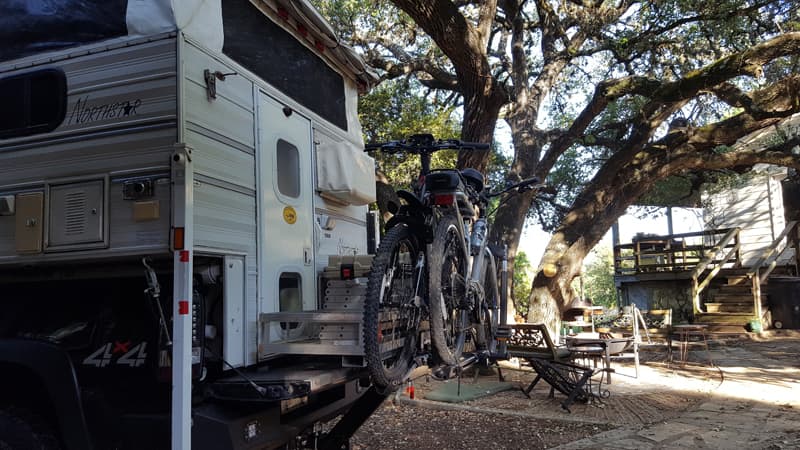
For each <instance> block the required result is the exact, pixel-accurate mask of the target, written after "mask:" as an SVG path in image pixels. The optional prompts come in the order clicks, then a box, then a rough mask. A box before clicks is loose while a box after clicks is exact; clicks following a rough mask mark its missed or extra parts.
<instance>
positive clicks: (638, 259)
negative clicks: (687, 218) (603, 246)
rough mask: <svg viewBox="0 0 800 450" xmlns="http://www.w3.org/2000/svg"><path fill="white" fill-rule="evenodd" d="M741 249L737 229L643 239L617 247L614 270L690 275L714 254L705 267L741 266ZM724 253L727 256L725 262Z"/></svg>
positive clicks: (629, 273)
mask: <svg viewBox="0 0 800 450" xmlns="http://www.w3.org/2000/svg"><path fill="white" fill-rule="evenodd" d="M729 235H730V237H729ZM723 241H724V242H723ZM739 248H740V246H739V233H738V229H737V228H724V229H718V230H707V231H697V232H692V233H680V234H671V235H666V236H646V237H640V238H638V239H635V240H634V242H632V243H630V244H621V245H617V246H615V247H614V270H615V274H616V275H640V274H645V273H659V272H689V271H692V270H694V269H695V268H696V267H697V266H698V265H699V264H700V263H701V262H703V261H705V260H706V259H707V258H708V257H709V256H710V255H712V254H714V255H716V256H715V257H714V258H712V259H710V260H709V261H708V262H707V263H706V264H705V268H712V269H713V268H714V267H716V266H720V267H722V266H726V267H739V266H740V265H741V258H740V250H739ZM721 252H724V255H725V256H726V257H725V258H724V259H721V256H722V255H720V253H721Z"/></svg>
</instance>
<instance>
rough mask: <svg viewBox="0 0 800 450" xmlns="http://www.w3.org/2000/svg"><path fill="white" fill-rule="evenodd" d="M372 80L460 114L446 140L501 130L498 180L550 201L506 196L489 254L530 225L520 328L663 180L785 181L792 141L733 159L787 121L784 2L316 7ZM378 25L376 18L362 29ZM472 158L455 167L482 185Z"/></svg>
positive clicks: (401, 0)
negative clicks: (547, 231) (759, 134)
mask: <svg viewBox="0 0 800 450" xmlns="http://www.w3.org/2000/svg"><path fill="white" fill-rule="evenodd" d="M320 4H322V6H323V7H325V8H327V9H326V10H327V11H332V10H335V9H336V8H339V9H340V12H341V10H342V8H343V9H344V10H347V11H349V14H350V16H347V15H346V14H345V15H342V16H340V17H347V18H346V19H342V20H340V21H339V22H340V23H341V24H342V26H343V27H345V28H347V30H348V31H347V32H348V33H349V36H350V38H351V40H352V42H353V43H354V45H356V46H357V47H359V48H360V49H361V51H362V52H363V53H364V54H365V56H366V58H367V60H368V61H369V62H370V64H371V65H372V66H374V67H376V68H378V69H379V70H380V71H381V73H382V76H383V78H384V79H387V80H388V79H398V78H414V79H416V80H417V81H418V82H419V85H420V86H421V90H420V95H422V96H423V97H425V98H427V99H428V100H429V101H430V102H432V103H434V104H438V105H457V106H460V107H461V108H462V110H463V117H462V121H461V130H460V134H461V137H462V139H465V140H471V141H487V142H488V141H491V139H492V136H493V133H494V130H495V127H496V123H497V121H498V120H504V121H505V122H506V123H507V124H508V126H509V127H510V129H511V138H512V142H513V147H514V156H513V160H512V162H511V164H510V165H509V169H508V171H507V173H506V177H507V178H508V179H519V178H527V177H529V176H532V175H537V176H539V177H540V178H543V179H546V180H547V181H548V183H549V185H550V189H549V190H547V191H546V192H545V193H542V194H540V195H539V196H538V197H534V194H533V193H531V194H529V195H522V196H517V197H516V198H515V199H513V200H512V201H510V202H508V204H507V205H506V206H504V208H502V209H501V210H500V211H498V213H497V218H496V221H495V225H496V226H495V227H494V228H493V230H492V235H491V236H490V239H492V240H493V241H500V240H503V241H506V242H508V243H509V247H510V254H511V256H513V255H514V254H515V252H516V248H517V243H518V241H519V237H520V234H521V230H522V227H523V225H524V223H525V220H526V218H527V217H528V216H529V213H530V212H531V211H536V212H539V213H540V214H538V215H537V218H539V219H542V220H543V222H544V223H545V224H546V225H549V226H550V228H551V229H553V231H554V234H553V238H552V240H551V241H550V243H549V244H548V247H547V250H546V252H545V256H544V257H543V261H542V264H551V265H553V266H555V267H556V268H557V269H558V274H557V275H556V276H555V277H553V278H546V277H544V276H543V275H542V273H541V272H539V273H538V274H537V276H536V277H535V278H534V281H533V289H532V292H531V299H530V300H531V306H532V308H531V311H530V316H531V317H529V318H530V319H535V320H552V319H553V318H554V317H555V316H556V315H557V314H558V311H559V309H560V308H561V307H563V306H564V305H566V304H567V303H568V302H569V301H570V300H571V298H572V297H573V296H574V292H572V289H571V287H570V285H571V283H570V282H571V280H572V279H573V278H574V277H575V276H576V275H577V274H578V273H579V271H580V266H581V263H582V261H583V259H584V257H585V256H586V254H587V252H588V251H589V250H590V249H591V248H592V247H593V246H594V245H595V244H596V243H597V242H598V241H599V240H600V239H601V238H602V236H603V234H604V233H605V232H606V231H607V230H608V228H609V227H610V226H611V224H613V223H614V221H616V219H617V218H618V217H619V216H620V215H622V214H623V213H624V211H625V209H626V208H627V206H629V205H631V204H633V203H634V202H636V200H637V199H639V198H641V197H642V196H644V195H646V194H648V193H650V192H651V191H653V188H654V187H656V186H657V183H659V182H662V181H663V180H669V179H670V178H672V177H675V176H682V177H686V178H687V179H688V178H690V175H691V174H697V173H703V172H706V171H709V170H727V169H734V170H737V171H742V170H746V168H748V167H751V166H752V165H754V164H756V163H771V164H778V165H783V166H787V167H794V168H798V167H800V158H798V156H797V155H795V154H793V153H792V151H791V149H792V148H793V147H795V146H796V145H797V137H796V135H795V136H786V137H785V138H784V139H778V140H776V141H775V142H774V145H771V146H769V148H756V149H754V148H750V147H746V146H744V147H737V146H736V145H735V144H736V142H737V141H738V140H739V139H741V138H742V137H744V136H746V135H747V134H749V133H752V132H754V131H757V130H761V129H764V128H767V127H770V126H772V125H775V124H778V123H780V122H781V121H782V120H784V119H785V118H787V117H789V116H791V115H792V114H795V113H797V112H799V111H800V101H798V98H800V76H798V75H797V73H798V68H799V67H798V66H800V58H799V57H798V55H800V32H798V31H794V30H800V27H799V26H798V23H799V22H800V17H798V14H799V13H798V5H797V3H796V2H794V1H788V0H772V1H770V0H718V1H712V2H708V1H700V0H656V1H635V0H617V1H602V0H562V1H550V0H474V1H469V0H466V1H456V0H393V1H392V2H391V4H393V5H395V6H396V8H393V7H392V6H391V5H390V4H389V2H381V1H374V0H373V1H368V0H362V1H358V0H320ZM378 11H380V12H379V13H378ZM487 158H488V157H487V155H486V154H480V153H476V152H471V153H464V154H461V155H459V159H458V163H459V165H461V166H462V167H463V166H471V167H476V168H479V169H485V167H486V164H487Z"/></svg>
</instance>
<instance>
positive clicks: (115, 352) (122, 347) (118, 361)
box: [83, 341, 147, 368]
mask: <svg viewBox="0 0 800 450" xmlns="http://www.w3.org/2000/svg"><path fill="white" fill-rule="evenodd" d="M131 345H132V342H131V341H122V342H120V341H115V342H108V343H106V344H104V345H103V346H101V347H100V348H98V349H97V350H95V351H94V352H93V353H92V354H91V355H89V356H87V357H86V359H84V360H83V365H85V366H95V367H98V368H99V367H107V366H109V365H117V366H128V367H139V366H141V365H143V364H144V363H145V361H146V360H147V352H146V351H145V349H146V348H147V342H141V343H139V344H137V345H135V346H133V347H131Z"/></svg>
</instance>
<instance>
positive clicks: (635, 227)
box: [494, 120, 703, 267]
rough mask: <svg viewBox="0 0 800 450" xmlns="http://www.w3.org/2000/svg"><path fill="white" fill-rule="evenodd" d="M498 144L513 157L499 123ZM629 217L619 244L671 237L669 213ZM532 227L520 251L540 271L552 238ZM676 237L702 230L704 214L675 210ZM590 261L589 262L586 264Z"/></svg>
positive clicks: (632, 213)
mask: <svg viewBox="0 0 800 450" xmlns="http://www.w3.org/2000/svg"><path fill="white" fill-rule="evenodd" d="M494 138H495V141H496V142H498V144H499V146H500V150H501V151H502V152H503V153H505V154H506V156H510V157H511V156H513V155H514V147H513V145H512V143H511V130H510V128H509V127H508V124H507V123H506V122H505V121H503V120H498V121H497V126H496V128H495V134H494ZM628 212H629V213H628V214H626V215H624V216H622V217H620V219H619V229H620V243H622V244H626V243H630V242H631V239H632V238H633V236H634V235H635V234H636V233H638V232H645V233H650V234H656V235H666V234H668V227H667V217H666V215H665V212H666V210H665V209H662V210H660V214H657V215H655V216H654V217H644V218H638V217H637V216H639V215H641V214H636V212H637V209H636V207H631V208H628ZM530 222H531V221H529V223H528V224H527V225H526V226H525V228H524V229H523V230H522V237H521V239H520V243H519V250H521V251H524V252H525V253H526V254H527V255H528V260H529V261H530V262H531V265H532V266H533V267H537V266H538V264H539V262H540V261H539V260H540V259H541V257H542V254H544V249H545V247H546V246H547V243H548V242H549V241H550V234H549V233H547V232H545V231H543V230H542V229H541V227H539V226H538V224H535V223H530ZM672 223H673V234H678V233H688V232H691V231H702V230H703V215H702V210H700V209H693V208H673V212H672ZM598 245H604V246H607V247H608V248H611V245H612V243H611V230H608V233H606V235H605V236H604V237H603V239H602V241H600V243H599V244H598ZM589 261H591V259H590V258H587V261H586V262H589Z"/></svg>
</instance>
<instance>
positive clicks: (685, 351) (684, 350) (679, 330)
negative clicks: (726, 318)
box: [667, 323, 714, 366]
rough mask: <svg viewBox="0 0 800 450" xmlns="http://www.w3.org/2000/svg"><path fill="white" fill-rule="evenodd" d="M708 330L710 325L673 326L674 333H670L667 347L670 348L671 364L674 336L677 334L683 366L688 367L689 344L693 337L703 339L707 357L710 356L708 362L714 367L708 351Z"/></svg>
mask: <svg viewBox="0 0 800 450" xmlns="http://www.w3.org/2000/svg"><path fill="white" fill-rule="evenodd" d="M707 329H708V325H704V324H694V323H693V324H680V325H673V326H672V332H670V333H669V335H668V336H669V337H668V339H667V345H668V347H669V362H670V363H671V362H672V361H673V353H672V336H673V334H676V335H677V336H678V350H679V359H680V363H681V365H682V366H683V365H686V357H687V356H689V343H690V342H691V337H692V336H699V337H700V338H701V339H702V343H703V346H704V347H705V349H706V356H708V362H709V364H710V365H711V366H713V365H714V360H713V359H711V352H710V351H709V349H708V339H707V338H706V330H707Z"/></svg>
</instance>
